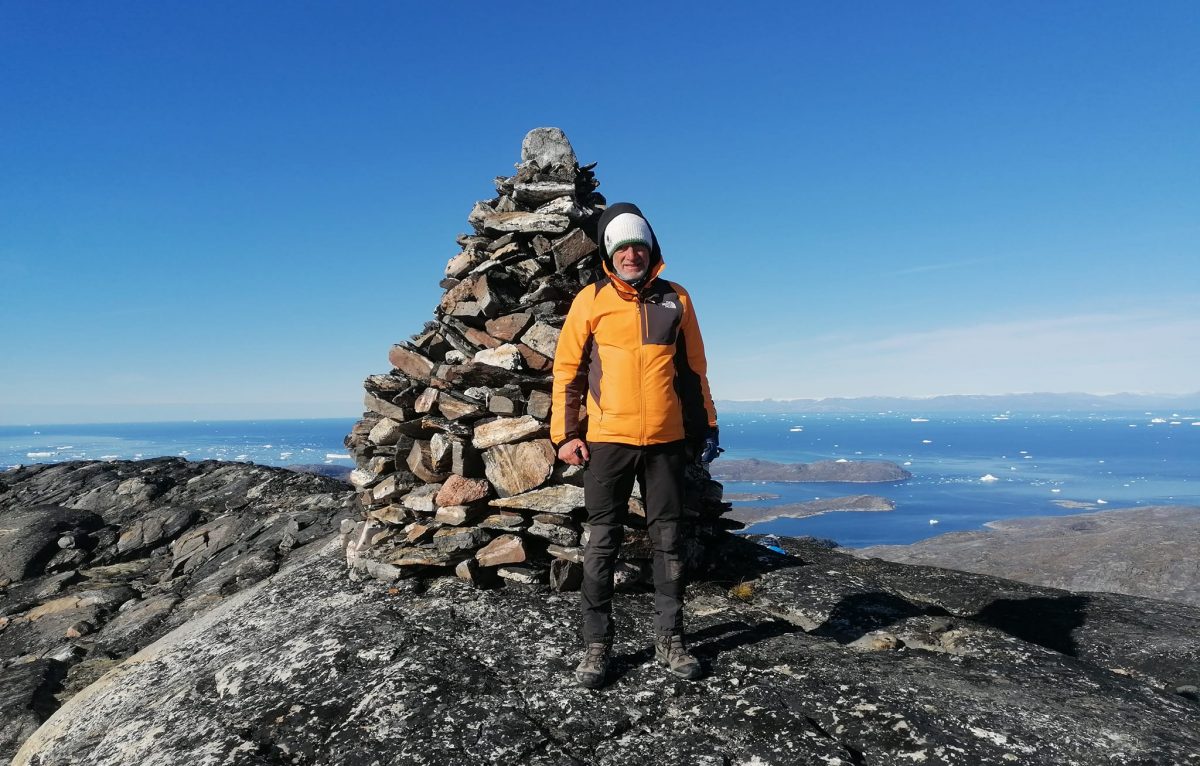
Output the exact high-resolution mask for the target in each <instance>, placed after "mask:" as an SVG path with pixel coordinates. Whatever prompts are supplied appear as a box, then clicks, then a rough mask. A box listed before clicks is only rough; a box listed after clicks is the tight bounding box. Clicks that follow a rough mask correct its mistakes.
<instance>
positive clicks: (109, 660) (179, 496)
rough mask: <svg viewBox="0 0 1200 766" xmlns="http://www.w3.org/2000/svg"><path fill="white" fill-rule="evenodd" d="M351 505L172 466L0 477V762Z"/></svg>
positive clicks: (302, 479) (328, 528) (286, 480)
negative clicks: (94, 687) (105, 678)
mask: <svg viewBox="0 0 1200 766" xmlns="http://www.w3.org/2000/svg"><path fill="white" fill-rule="evenodd" d="M351 497H352V492H351V491H350V487H349V486H347V485H346V484H343V483H341V482H338V481H333V480H331V479H326V478H320V477H317V476H311V475H307V474H301V473H295V472H292V471H288V470H284V469H281V468H266V467H263V466H257V465H249V464H244V463H218V462H216V461H207V462H202V463H190V462H188V461H186V460H183V459H182V458H161V459H156V460H145V461H136V462H133V461H118V462H73V463H60V464H56V465H32V466H26V467H23V468H17V469H13V470H10V471H6V472H4V473H0V760H6V759H7V758H8V757H11V756H12V754H13V752H14V751H15V749H16V747H17V745H19V744H20V743H21V742H22V741H23V740H24V739H25V738H26V737H27V736H29V734H30V733H32V732H33V731H34V730H35V729H37V727H38V726H39V725H40V724H41V722H42V721H43V720H45V718H46V717H47V716H48V715H50V714H51V713H52V712H54V710H55V709H57V708H58V706H59V705H60V704H61V703H62V702H63V701H64V700H67V699H70V698H71V696H72V695H74V694H75V692H77V691H79V690H80V689H82V688H84V687H85V686H87V685H88V684H90V683H91V682H92V681H94V680H95V679H97V678H99V677H100V676H102V675H103V674H104V673H106V672H107V671H108V670H110V669H111V668H113V667H116V666H117V665H119V664H121V662H122V661H123V660H124V659H125V658H127V657H128V656H129V655H131V654H134V653H135V652H137V651H138V650H139V649H141V648H142V647H144V646H146V645H147V644H150V643H151V642H153V641H155V640H157V639H158V638H160V637H162V636H165V635H166V634H168V633H170V632H171V631H172V630H174V629H175V628H177V627H179V626H180V625H183V624H185V623H187V622H188V621H189V620H192V619H194V618H195V617H197V616H198V615H201V614H203V613H204V612H205V611H207V610H208V609H210V608H211V607H213V606H214V605H216V604H218V603H220V602H222V601H223V600H224V599H225V598H227V597H228V596H230V595H232V594H234V593H237V592H239V591H241V590H244V589H245V588H248V587H250V586H251V585H254V584H255V583H257V582H259V581H261V580H263V579H264V578H266V577H269V576H270V575H271V574H273V573H274V572H276V571H277V570H278V569H279V566H280V564H281V563H283V562H284V561H286V560H287V559H288V557H289V556H291V555H293V553H294V552H295V551H297V550H302V549H304V548H305V547H306V546H308V545H310V544H311V543H312V542H313V541H314V540H327V539H328V537H329V535H331V534H336V533H337V531H338V530H339V528H340V523H341V521H342V520H343V519H345V518H347V516H348V515H350V514H351V513H353V511H352V510H351V508H350V505H349V500H350V498H351Z"/></svg>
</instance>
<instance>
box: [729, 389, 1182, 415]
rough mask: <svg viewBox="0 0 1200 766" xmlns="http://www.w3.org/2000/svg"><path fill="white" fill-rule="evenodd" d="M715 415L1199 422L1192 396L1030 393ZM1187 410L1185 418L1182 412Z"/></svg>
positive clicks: (826, 402)
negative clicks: (986, 415)
mask: <svg viewBox="0 0 1200 766" xmlns="http://www.w3.org/2000/svg"><path fill="white" fill-rule="evenodd" d="M717 409H718V410H720V411H721V412H769V413H776V412H777V413H790V412H812V413H836V412H903V413H928V412H1132V411H1137V412H1145V411H1156V410H1157V411H1165V410H1171V411H1172V412H1179V413H1180V414H1184V415H1189V416H1200V392H1196V393H1193V394H1128V393H1122V394H1106V395H1103V396H1101V395H1097V394H1082V393H1067V394H1053V393H1032V394H1001V395H995V396H985V395H956V396H932V397H928V398H912V397H901V396H864V397H860V398H853V399H851V398H840V397H831V398H828V399H758V400H753V401H738V400H731V399H724V400H718V401H717ZM1184 410H1189V412H1184Z"/></svg>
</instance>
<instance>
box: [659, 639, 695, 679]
mask: <svg viewBox="0 0 1200 766" xmlns="http://www.w3.org/2000/svg"><path fill="white" fill-rule="evenodd" d="M654 659H656V660H658V664H659V665H662V666H663V667H665V668H669V669H670V671H671V672H672V673H674V674H675V675H677V676H679V677H680V678H685V679H687V680H688V681H695V680H696V679H697V678H699V677H700V676H701V675H703V674H704V670H703V668H701V667H700V660H698V659H696V658H695V657H693V656H692V655H691V654H689V653H688V650H687V647H685V646H684V645H683V636H681V635H679V634H678V633H676V634H673V635H670V636H659V637H658V638H656V639H654Z"/></svg>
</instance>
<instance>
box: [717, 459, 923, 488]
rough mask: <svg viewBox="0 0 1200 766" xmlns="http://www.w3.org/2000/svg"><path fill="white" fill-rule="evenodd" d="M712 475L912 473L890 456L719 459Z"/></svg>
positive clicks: (819, 478) (781, 477) (851, 478)
mask: <svg viewBox="0 0 1200 766" xmlns="http://www.w3.org/2000/svg"><path fill="white" fill-rule="evenodd" d="M709 471H710V472H711V473H712V477H713V478H714V479H718V480H725V481H804V482H841V483H855V484H857V483H864V484H865V483H878V482H887V481H904V480H905V479H911V478H912V474H911V473H909V472H908V471H906V470H904V469H903V468H901V467H900V466H898V465H896V464H895V463H893V462H890V461H888V460H818V461H816V462H815V463H775V462H772V461H770V460H756V459H754V458H749V459H746V460H717V461H715V462H714V463H712V465H711V466H710V467H709Z"/></svg>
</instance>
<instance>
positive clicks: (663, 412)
mask: <svg viewBox="0 0 1200 766" xmlns="http://www.w3.org/2000/svg"><path fill="white" fill-rule="evenodd" d="M656 250H657V247H656ZM655 256H656V261H657V262H655V263H653V265H652V266H651V267H650V271H649V275H648V276H647V278H646V281H645V283H644V284H643V285H642V287H641V289H640V290H636V289H634V288H633V287H632V286H630V285H629V284H627V283H626V282H625V281H623V280H622V279H620V278H619V277H617V276H616V275H615V274H613V272H612V271H611V270H610V269H609V267H608V264H607V263H605V264H604V270H605V272H606V273H607V275H608V276H607V277H606V278H604V279H601V280H600V281H598V282H596V283H594V284H592V285H588V286H587V287H585V288H583V290H581V291H580V292H579V294H578V295H576V296H575V300H574V302H572V303H571V310H570V311H569V312H568V313H567V319H566V321H565V322H564V324H563V328H562V332H561V333H560V334H559V336H558V350H557V351H556V352H555V354H554V400H553V409H552V414H551V418H550V438H551V439H553V440H554V443H555V444H556V445H561V444H562V443H563V442H565V441H568V440H570V439H573V438H583V439H585V440H586V441H597V442H619V443H621V444H633V445H637V446H645V445H647V444H663V443H666V442H672V441H677V440H679V439H684V438H690V439H702V438H704V437H705V436H706V435H707V434H708V433H709V430H710V429H711V428H715V427H716V425H717V411H716V409H715V408H714V407H713V402H712V396H711V394H710V393H709V390H708V375H707V373H708V363H707V362H706V361H705V358H704V341H703V340H701V338H700V326H699V324H697V322H696V312H695V310H694V309H693V307H692V299H691V296H689V295H688V293H687V291H686V290H684V289H683V288H682V287H680V286H679V285H677V284H675V283H674V282H668V281H666V280H663V279H658V278H657V277H658V275H659V273H660V272H661V271H662V269H663V262H662V257H661V253H658V252H656V253H655ZM585 393H586V399H587V407H586V422H585V418H583V417H581V415H580V404H581V402H582V400H583V399H584V396H585ZM585 431H586V433H585Z"/></svg>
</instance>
